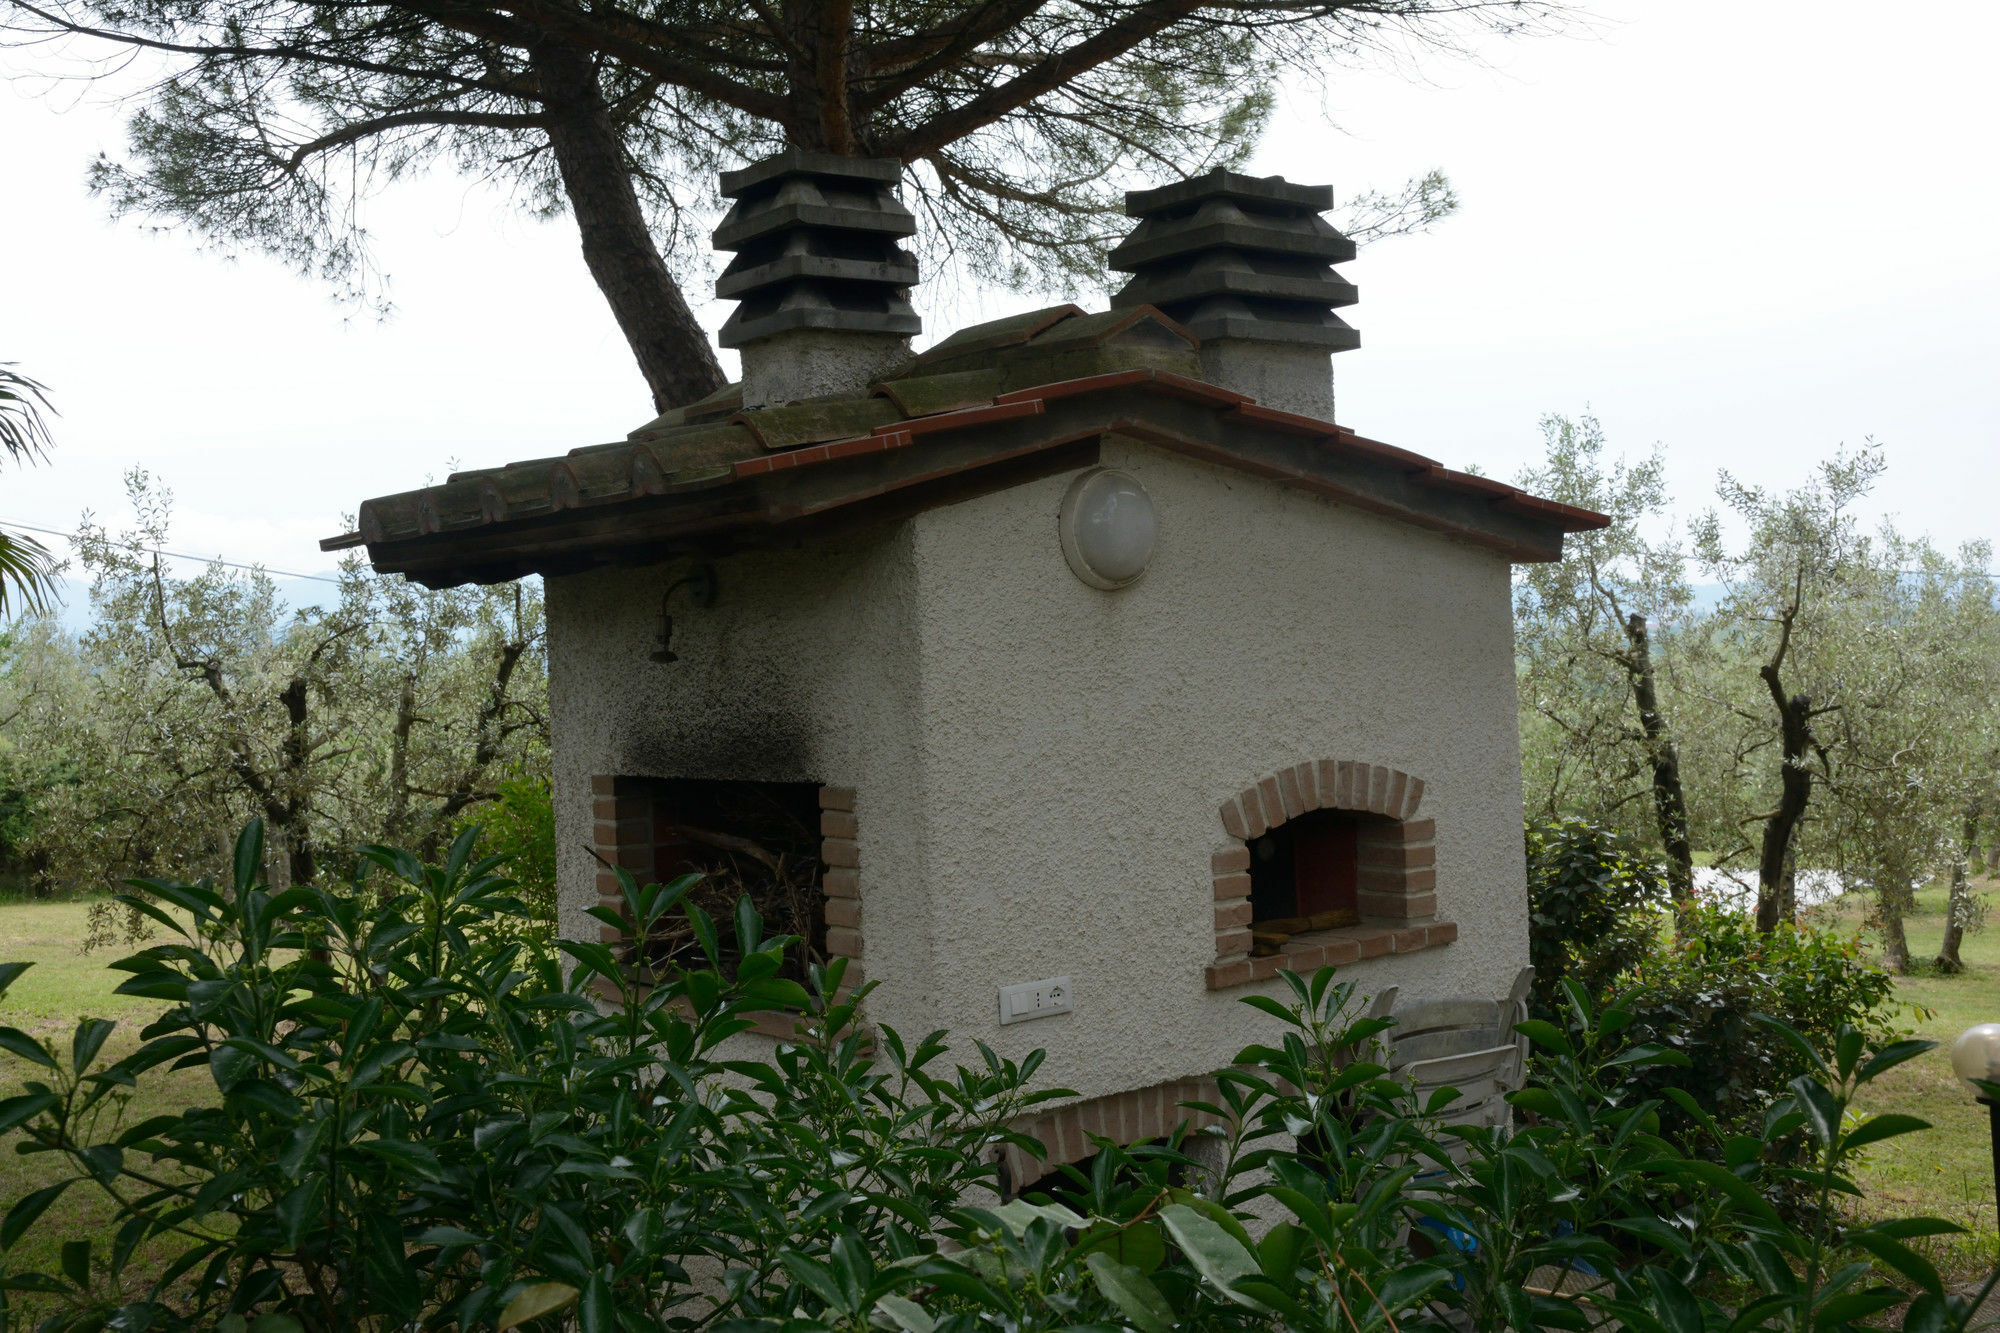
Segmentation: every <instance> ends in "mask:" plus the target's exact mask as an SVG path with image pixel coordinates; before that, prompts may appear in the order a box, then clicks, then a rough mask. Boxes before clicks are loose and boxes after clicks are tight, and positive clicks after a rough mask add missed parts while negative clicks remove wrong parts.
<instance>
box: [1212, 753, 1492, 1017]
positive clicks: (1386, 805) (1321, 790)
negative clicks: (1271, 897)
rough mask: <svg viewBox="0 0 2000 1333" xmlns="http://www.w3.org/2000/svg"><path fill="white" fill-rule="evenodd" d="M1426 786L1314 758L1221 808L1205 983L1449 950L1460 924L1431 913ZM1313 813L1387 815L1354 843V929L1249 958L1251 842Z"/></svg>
mask: <svg viewBox="0 0 2000 1333" xmlns="http://www.w3.org/2000/svg"><path fill="white" fill-rule="evenodd" d="M1423 799H1424V781H1423V779H1422V778H1418V777H1413V776H1411V775H1410V774H1408V773H1405V772H1404V771H1403V770H1401V769H1398V768H1389V767H1387V766H1385V765H1382V764H1371V763H1366V762H1363V761H1360V760H1352V759H1319V760H1310V761H1308V762H1306V763H1302V764H1294V765H1293V766H1292V767H1290V768H1285V769H1280V770H1278V771H1277V772H1276V773H1273V774H1271V775H1270V776H1269V777H1266V778H1261V779H1259V780H1258V781H1257V782H1255V783H1253V784H1251V785H1250V786H1248V787H1245V788H1244V789H1243V790H1242V791H1241V792H1238V793H1237V794H1236V795H1234V796H1232V797H1230V798H1229V799H1228V800H1226V801H1224V802H1223V803H1222V809H1221V817H1222V828H1223V832H1224V833H1225V834H1227V835H1228V842H1227V844H1226V845H1225V846H1224V848H1223V849H1222V850H1221V851H1219V852H1216V853H1215V854H1214V856H1213V857H1212V858H1211V860H1210V866H1209V868H1210V873H1211V876H1212V878H1213V883H1214V889H1215V961H1214V962H1213V963H1211V964H1209V966H1208V987H1209V989H1210V990H1221V989H1223V988H1225V987H1229V986H1240V985H1242V984H1243V983H1244V982H1247V981H1261V980H1264V979H1267V978H1269V977H1274V976H1276V975H1277V974H1278V973H1279V972H1281V971H1287V970H1290V971H1299V972H1307V971H1312V970H1314V969H1316V968H1320V967H1325V966H1329V965H1331V966H1335V967H1339V966H1343V965H1345V964H1349V963H1355V962H1359V961H1360V960H1361V959H1364V958H1376V957H1380V956H1381V955H1383V954H1390V953H1397V954H1401V953H1414V952H1416V951H1417V950H1419V949H1428V948H1433V947H1436V946H1438V945H1444V944H1450V943H1451V942H1452V941H1453V940H1455V939H1457V938H1458V926H1457V925H1456V924H1454V923H1453V922H1450V921H1440V920H1439V919H1438V916H1437V864H1436V862H1437V852H1436V844H1435V838H1436V834H1437V825H1436V823H1435V821H1433V820H1430V819H1418V818H1417V809H1418V807H1419V806H1420V805H1422V803H1423ZM1314 810H1353V811H1357V812H1360V813H1366V814H1375V815H1381V816H1384V817H1385V822H1382V823H1380V824H1379V825H1378V826H1377V827H1375V828H1373V829H1371V830H1370V831H1369V833H1368V834H1367V835H1366V836H1364V838H1363V840H1362V843H1361V885H1360V892H1359V895H1358V901H1357V906H1358V908H1359V910H1360V913H1361V924H1360V925H1359V926H1352V927H1346V928H1342V929H1336V930H1323V931H1315V932H1313V933H1312V934H1309V935H1300V936H1297V937H1295V938H1294V939H1292V940H1291V941H1290V942H1289V943H1287V944H1286V945H1285V946H1284V947H1283V948H1282V949H1281V950H1280V951H1279V952H1278V953H1277V954H1275V955H1272V956H1269V957H1262V958H1255V957H1252V956H1251V955H1250V949H1251V944H1252V940H1251V935H1250V910H1251V909H1250V873H1249V872H1250V850H1249V847H1248V843H1249V841H1250V840H1251V839H1253V838H1259V837H1262V836H1263V835H1264V833H1265V832H1266V831H1267V830H1269V829H1274V828H1277V827H1278V826H1279V825H1281V824H1284V823H1286V822H1288V821H1290V820H1293V819H1297V818H1298V817H1299V816H1300V815H1303V814H1307V813H1309V812H1311V811H1314Z"/></svg>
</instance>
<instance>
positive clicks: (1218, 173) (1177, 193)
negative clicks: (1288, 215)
mask: <svg viewBox="0 0 2000 1333" xmlns="http://www.w3.org/2000/svg"><path fill="white" fill-rule="evenodd" d="M1205 199H1234V200H1238V201H1240V202H1242V203H1246V204H1255V205H1262V206H1264V208H1266V209H1268V208H1270V206H1271V205H1273V204H1275V205H1279V206H1280V207H1281V208H1282V209H1283V210H1284V211H1286V212H1300V213H1310V214H1319V213H1324V212H1326V211H1327V210H1328V209H1329V208H1332V207H1333V187H1332V186H1331V185H1299V184H1296V183H1294V182H1292V181H1288V180H1286V179H1285V178H1284V177H1283V176H1246V175H1244V174H1243V173H1241V172H1238V171H1231V170H1229V169H1228V168H1227V167H1217V168H1215V169H1214V170H1213V171H1206V172H1203V173H1202V174H1201V175H1199V176H1190V177H1189V178H1188V179H1186V180H1183V181H1175V182H1174V183H1173V184H1171V185H1161V186H1158V187H1156V188H1154V189H1151V190H1132V191H1130V192H1128V193H1127V194H1126V196H1125V216H1127V217H1134V218H1142V217H1147V216H1149V215H1151V214H1154V213H1163V212H1166V211H1168V210H1170V209H1174V208H1179V207H1182V206H1184V205H1187V204H1198V203H1200V202H1202V201H1203V200H1205Z"/></svg>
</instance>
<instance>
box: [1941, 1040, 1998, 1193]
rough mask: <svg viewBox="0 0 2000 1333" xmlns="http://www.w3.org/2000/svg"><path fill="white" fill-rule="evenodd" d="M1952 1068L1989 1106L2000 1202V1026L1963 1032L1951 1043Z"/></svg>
mask: <svg viewBox="0 0 2000 1333" xmlns="http://www.w3.org/2000/svg"><path fill="white" fill-rule="evenodd" d="M1951 1067H1952V1071H1953V1072H1954V1073H1956V1074H1957V1075H1958V1076H1959V1077H1960V1078H1962V1079H1964V1080H1965V1081H1966V1082H1967V1083H1970V1084H1971V1085H1972V1087H1973V1090H1974V1091H1975V1092H1977V1093H1978V1094H1979V1100H1980V1102H1981V1103H1983V1104H1984V1105H1985V1107H1986V1114H1987V1119H1988V1120H1989V1121H1990V1122H1991V1124H1992V1127H1993V1196H1994V1199H1995V1200H1996V1202H2000V1099H1996V1098H1995V1097H1994V1096H1992V1095H1991V1094H1992V1092H1993V1091H1994V1085H1995V1084H1996V1083H2000V1023H1978V1024H1975V1025H1973V1026H1972V1027H1969V1028H1967V1029H1966V1030H1965V1031H1963V1032H1961V1033H1959V1034H1958V1040H1957V1041H1955V1042H1953V1043H1952V1044H1951Z"/></svg>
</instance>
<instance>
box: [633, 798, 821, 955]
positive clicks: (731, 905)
mask: <svg viewBox="0 0 2000 1333" xmlns="http://www.w3.org/2000/svg"><path fill="white" fill-rule="evenodd" d="M648 785H649V786H650V787H651V795H652V798H653V800H652V807H653V820H652V823H653V827H652V839H653V878H655V879H657V880H658V881H659V882H661V883H663V884H665V883H669V882H671V881H672V880H673V879H675V878H677V877H678V876H681V875H685V874H691V873H692V874H699V875H701V876H702V877H703V878H702V880H701V882H700V883H698V884H697V885H695V887H694V888H693V889H692V890H691V891H690V892H689V893H688V896H687V898H686V899H685V900H684V901H686V902H692V903H693V904H695V905H696V906H698V907H700V908H701V909H702V911H704V912H706V913H707V914H708V916H709V918H710V919H711V920H712V921H714V923H715V930H716V935H717V938H718V943H719V945H720V952H721V955H722V969H723V971H724V972H725V973H726V974H729V975H734V973H735V970H736V965H737V962H738V961H739V959H740V958H741V957H742V952H743V950H742V944H741V942H740V941H739V939H738V937H737V926H736V904H737V900H738V899H740V898H742V897H744V896H746V895H747V896H748V897H749V899H750V901H751V903H752V904H754V905H755V906H756V908H757V912H758V914H759V915H760V916H761V917H762V918H763V925H762V927H761V929H762V932H763V937H764V938H765V939H769V938H770V937H772V936H774V935H796V936H798V937H799V942H798V943H797V944H796V945H794V946H793V947H792V949H791V950H790V951H789V953H788V955H787V957H786V960H785V966H784V968H783V970H782V971H781V972H780V973H779V975H780V976H784V977H789V978H791V979H792V980H795V981H803V980H804V979H805V975H806V968H807V966H808V964H810V963H824V962H825V961H826V956H827V950H826V891H825V889H824V887H823V880H824V876H825V866H824V864H823V863H822V862H821V860H820V801H819V791H820V789H819V786H818V784H816V783H811V782H735V781H719V780H693V779H660V780H656V781H654V782H652V783H650V784H648ZM644 962H645V963H646V964H647V965H648V966H649V967H651V968H654V969H659V968H665V967H673V966H689V967H701V966H705V965H706V964H705V962H704V960H703V957H702V953H701V947H700V945H699V944H698V943H697V941H696V939H695V936H694V930H693V927H692V926H691V925H690V924H689V922H688V920H687V917H686V915H685V913H683V912H681V911H675V912H672V913H669V914H668V916H667V918H666V919H664V920H663V921H661V923H660V924H659V925H658V926H657V927H655V929H654V932H653V935H652V937H651V938H649V939H648V940H647V941H646V943H645V958H644Z"/></svg>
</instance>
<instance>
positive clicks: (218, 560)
mask: <svg viewBox="0 0 2000 1333" xmlns="http://www.w3.org/2000/svg"><path fill="white" fill-rule="evenodd" d="M0 528H19V529H21V530H22V531H23V532H40V533H45V534H47V535H48V536H51V537H66V538H68V539H69V540H70V541H75V540H77V535H76V534H75V533H74V532H64V531H63V530H62V529H61V528H38V527H36V526H35V525H34V524H32V523H16V522H15V521H14V520H13V519H11V518H0ZM128 549H130V550H134V551H144V552H145V553H146V554H148V555H164V556H166V557H168V558H169V559H173V560H193V561H196V562H198V563H200V564H204V565H222V566H224V567H225V568H228V569H246V570H249V571H250V572H251V573H253V574H276V575H279V576H280V577H282V578H288V579H311V580H312V581H313V582H314V583H331V584H333V585H334V586H335V587H338V586H339V585H340V580H339V579H330V578H328V577H327V576H326V575H324V574H299V573H294V572H293V571H291V570H289V569H272V568H271V567H270V566H269V565H245V564H241V563H239V562H237V561H234V560H224V559H223V558H222V557H221V556H216V557H214V558H213V559H211V558H209V557H208V556H205V555H188V554H187V553H186V552H183V551H162V550H160V549H158V548H156V547H152V546H133V547H130V548H128Z"/></svg>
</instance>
